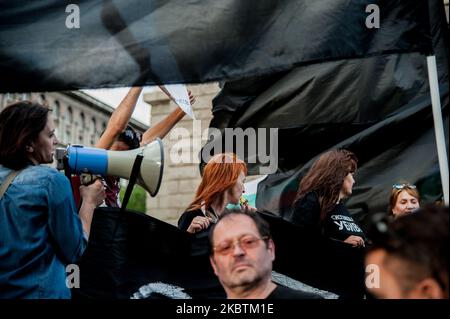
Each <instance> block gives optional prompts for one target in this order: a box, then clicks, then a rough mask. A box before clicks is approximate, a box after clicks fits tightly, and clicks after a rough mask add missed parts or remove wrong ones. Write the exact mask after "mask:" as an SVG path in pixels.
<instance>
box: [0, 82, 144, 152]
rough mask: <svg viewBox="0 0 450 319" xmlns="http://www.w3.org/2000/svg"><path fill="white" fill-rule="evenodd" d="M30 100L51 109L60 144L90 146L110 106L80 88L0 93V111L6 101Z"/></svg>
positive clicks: (136, 125)
mask: <svg viewBox="0 0 450 319" xmlns="http://www.w3.org/2000/svg"><path fill="white" fill-rule="evenodd" d="M21 100H32V101H36V102H39V103H41V104H43V105H46V106H48V107H49V108H50V109H52V114H53V118H54V121H55V126H56V132H55V133H56V136H57V138H58V140H59V142H60V144H61V146H65V145H68V144H81V145H84V146H93V145H94V144H95V143H96V142H97V141H98V139H99V138H100V134H101V133H102V132H103V131H104V129H105V128H106V125H107V123H108V120H109V118H110V117H111V114H112V112H113V111H114V108H113V107H111V106H110V105H108V104H106V103H103V102H101V101H99V100H97V99H95V98H94V97H92V96H90V95H89V94H86V93H84V92H82V91H68V92H44V93H42V92H41V93H6V94H0V111H1V110H3V109H4V108H5V107H6V106H7V105H8V104H11V103H13V102H16V101H21ZM130 124H131V126H133V127H134V128H135V129H136V130H138V131H140V132H144V131H145V130H147V128H148V126H147V125H145V124H143V123H141V122H138V121H136V120H134V119H132V120H131V123H130Z"/></svg>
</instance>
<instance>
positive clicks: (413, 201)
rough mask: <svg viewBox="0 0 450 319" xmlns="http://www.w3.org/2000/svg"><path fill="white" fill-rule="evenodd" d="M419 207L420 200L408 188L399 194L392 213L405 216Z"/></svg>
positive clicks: (396, 215)
mask: <svg viewBox="0 0 450 319" xmlns="http://www.w3.org/2000/svg"><path fill="white" fill-rule="evenodd" d="M419 207H420V204H419V200H418V199H417V198H416V197H414V196H412V195H411V194H409V193H408V192H407V191H406V190H402V191H401V192H400V194H398V197H397V201H396V202H395V206H394V208H393V209H392V213H393V214H394V216H395V217H399V216H404V215H408V214H411V213H412V212H413V211H415V210H416V209H417V208H419Z"/></svg>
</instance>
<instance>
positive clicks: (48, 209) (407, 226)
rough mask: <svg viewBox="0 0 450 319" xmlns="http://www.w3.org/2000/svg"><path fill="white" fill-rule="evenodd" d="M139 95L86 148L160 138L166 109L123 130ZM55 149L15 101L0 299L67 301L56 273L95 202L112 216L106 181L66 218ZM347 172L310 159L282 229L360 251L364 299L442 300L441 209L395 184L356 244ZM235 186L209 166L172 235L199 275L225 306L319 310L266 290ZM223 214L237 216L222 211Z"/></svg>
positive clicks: (40, 119)
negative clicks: (204, 265) (199, 246)
mask: <svg viewBox="0 0 450 319" xmlns="http://www.w3.org/2000/svg"><path fill="white" fill-rule="evenodd" d="M140 92H141V89H140V88H132V89H131V90H130V91H129V93H128V95H127V96H126V97H125V99H124V100H123V101H122V103H121V104H120V105H119V107H118V108H117V109H116V111H115V112H114V113H113V115H112V116H111V119H110V121H109V123H108V125H107V127H106V130H105V131H104V132H103V134H102V136H101V138H100V140H99V141H98V142H97V144H96V145H95V146H96V147H98V148H104V149H111V150H129V149H134V148H138V147H140V146H142V145H146V144H148V143H149V142H151V141H152V140H153V139H155V138H163V137H164V136H165V135H166V134H167V133H168V132H169V131H170V129H171V128H172V127H173V126H174V125H175V124H176V123H177V122H178V121H179V120H180V119H181V118H182V117H183V116H184V113H183V111H182V110H181V109H177V110H175V111H174V112H172V113H171V114H170V115H169V116H168V117H167V118H165V119H164V120H163V121H162V122H160V123H158V124H156V125H155V126H153V127H152V128H151V129H149V130H148V131H147V132H145V133H144V134H143V136H142V137H141V136H140V135H139V134H138V133H137V132H135V131H134V130H133V129H132V128H131V127H129V126H128V122H129V120H130V117H131V114H132V113H133V110H134V107H135V105H136V101H137V98H138V97H139V94H140ZM190 98H191V103H193V102H194V101H195V99H194V98H193V97H192V95H191V94H190ZM57 143H58V142H57V137H56V136H55V128H54V124H53V120H52V116H51V110H49V109H48V108H46V107H44V106H42V105H39V104H37V103H33V102H27V101H23V102H17V103H15V104H12V105H10V106H8V107H6V108H5V109H4V110H3V111H2V112H1V113H0V185H1V186H0V298H70V290H69V289H68V288H67V287H66V284H65V282H66V281H65V274H66V272H65V265H67V264H71V263H76V262H77V261H78V260H79V259H80V257H81V256H82V254H83V252H84V250H85V248H86V245H87V241H88V239H89V234H90V225H91V221H92V216H93V214H94V210H95V208H96V207H97V206H99V205H101V204H102V203H103V202H104V201H105V202H106V205H107V206H111V207H119V206H120V202H119V200H118V193H119V190H120V188H119V183H118V179H117V178H115V177H104V178H105V179H104V181H103V183H102V182H100V181H99V180H97V181H95V182H93V183H92V184H90V185H87V186H84V185H78V186H79V188H78V187H77V189H78V190H79V195H78V196H80V197H81V198H82V202H81V203H82V204H81V206H80V207H79V209H77V205H76V202H75V200H74V196H73V194H72V189H71V185H70V182H69V180H68V179H67V178H66V177H65V176H64V175H63V174H60V173H59V172H58V171H57V170H55V169H53V168H50V167H48V166H45V165H42V164H49V163H52V161H53V156H54V153H55V147H56V145H57ZM357 166H358V160H357V158H356V156H355V154H354V153H352V152H350V151H348V150H342V149H337V150H331V151H328V152H325V153H323V154H322V155H320V156H319V157H318V158H317V160H316V161H315V162H314V163H313V165H312V166H311V168H310V170H309V171H308V172H307V173H306V175H305V176H304V177H303V178H302V179H301V181H300V184H299V187H298V191H297V197H296V199H295V201H294V203H293V215H292V219H291V222H292V223H293V224H294V225H297V226H300V227H303V229H308V231H311V232H314V233H315V234H316V235H317V236H322V237H323V238H325V239H327V240H332V241H339V242H341V243H343V244H346V245H348V246H349V247H353V248H354V249H356V250H360V251H364V252H365V253H366V259H365V261H366V265H376V266H377V267H378V269H379V271H380V282H379V285H378V286H374V287H371V288H370V289H368V291H367V294H368V295H369V294H370V295H373V296H376V297H379V298H448V214H449V213H448V207H437V206H425V207H423V208H421V207H420V195H419V192H418V190H417V188H416V186H414V185H412V184H409V183H403V184H395V185H393V187H392V191H391V197H390V199H386V203H388V205H389V212H388V213H387V214H385V217H386V218H385V219H383V220H378V221H376V222H374V223H373V225H372V226H373V227H372V228H371V229H375V230H376V231H375V232H372V233H368V234H366V233H365V232H364V231H363V230H362V227H361V226H360V225H359V223H358V221H356V220H355V219H354V218H353V217H352V215H351V214H350V212H349V210H348V209H347V208H346V206H345V199H346V198H348V197H350V196H351V195H352V190H353V186H354V184H355V179H354V174H355V172H356V170H357ZM246 175H247V167H246V164H245V163H244V162H243V161H242V160H241V159H239V158H238V157H237V156H236V155H235V154H232V153H223V154H217V155H215V156H214V157H212V159H211V160H210V161H209V162H208V163H207V165H206V166H205V167H204V170H203V174H202V180H201V183H200V185H199V187H198V189H197V192H196V194H195V197H194V199H193V201H192V203H191V204H190V205H189V206H188V207H187V209H186V211H185V212H184V213H183V214H182V215H181V217H180V219H179V221H178V227H179V228H180V229H181V230H182V231H186V232H188V233H189V234H191V235H192V236H195V235H196V234H198V233H201V232H207V233H208V234H209V240H210V243H211V247H212V249H211V255H210V262H211V266H212V268H213V270H214V273H215V274H216V275H217V277H218V279H219V281H220V283H221V284H222V286H223V288H224V290H225V292H226V294H227V297H228V298H239V299H242V298H268V299H270V298H278V299H280V298H283V299H297V298H298V299H302V298H319V297H318V296H317V295H314V294H308V293H305V292H302V291H295V290H292V289H289V288H286V287H282V286H280V285H277V284H275V283H274V282H273V281H272V280H271V272H272V265H273V261H274V259H275V247H276V242H274V240H273V238H272V236H271V234H270V227H269V224H267V222H265V221H264V220H263V219H262V218H261V217H260V216H259V213H258V212H257V209H256V208H254V207H251V206H249V205H247V204H246V203H243V202H242V196H243V193H244V192H245V188H244V183H245V178H246ZM230 204H231V205H239V204H241V206H240V207H241V208H240V209H238V210H236V209H235V210H230V209H227V206H229V205H230Z"/></svg>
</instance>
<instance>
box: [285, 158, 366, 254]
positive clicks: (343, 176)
mask: <svg viewBox="0 0 450 319" xmlns="http://www.w3.org/2000/svg"><path fill="white" fill-rule="evenodd" d="M356 167H357V159H356V156H355V155H354V154H353V153H352V152H349V151H346V150H332V151H329V152H326V153H324V154H322V155H321V156H320V157H319V158H318V159H317V161H316V162H315V163H314V164H313V166H312V167H311V169H310V170H309V172H308V173H307V174H306V176H305V177H303V179H302V180H301V182H300V186H299V190H298V193H297V198H296V200H295V202H294V214H293V218H292V221H293V222H294V223H295V224H298V225H302V226H305V227H308V228H310V229H311V228H312V229H316V230H317V231H319V232H321V233H323V234H324V235H325V236H327V237H329V238H331V239H335V240H340V241H343V242H346V243H348V244H351V245H352V246H354V247H363V246H364V241H365V235H364V233H363V231H362V230H361V228H360V227H359V226H358V225H357V224H356V222H355V221H354V220H353V218H352V217H351V216H350V214H349V212H348V210H347V208H346V207H345V205H344V204H343V203H342V200H343V199H344V198H346V197H348V196H350V195H351V194H352V188H353V184H354V183H355V181H354V179H353V174H354V173H355V171H356Z"/></svg>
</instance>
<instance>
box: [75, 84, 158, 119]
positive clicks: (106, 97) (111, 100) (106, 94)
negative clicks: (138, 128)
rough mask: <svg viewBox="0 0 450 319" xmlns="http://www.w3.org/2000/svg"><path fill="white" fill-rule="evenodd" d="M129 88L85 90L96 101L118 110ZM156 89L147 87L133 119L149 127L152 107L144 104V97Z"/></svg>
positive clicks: (140, 98)
mask: <svg viewBox="0 0 450 319" xmlns="http://www.w3.org/2000/svg"><path fill="white" fill-rule="evenodd" d="M128 90H129V88H119V89H98V90H83V91H84V92H86V93H87V94H89V95H92V96H93V97H95V98H96V99H98V100H100V101H102V102H104V103H106V104H109V105H111V106H112V107H113V108H116V107H117V106H118V105H119V103H120V101H121V100H122V99H123V98H124V97H125V95H126V94H127V92H128ZM154 90H155V88H154V87H145V88H144V90H143V92H142V93H141V95H140V97H139V100H138V102H137V105H136V108H135V109H134V113H133V118H134V119H136V120H138V121H140V122H142V123H144V124H147V125H149V124H150V106H149V105H148V104H147V103H145V102H144V99H143V96H144V94H145V93H147V92H152V91H154Z"/></svg>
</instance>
